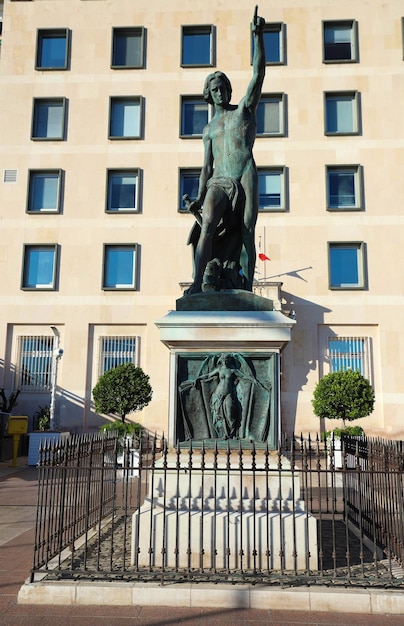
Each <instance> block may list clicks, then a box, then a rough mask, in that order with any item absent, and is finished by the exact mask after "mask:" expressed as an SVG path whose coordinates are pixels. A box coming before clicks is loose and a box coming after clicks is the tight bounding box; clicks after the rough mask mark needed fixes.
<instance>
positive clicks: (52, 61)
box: [35, 28, 69, 70]
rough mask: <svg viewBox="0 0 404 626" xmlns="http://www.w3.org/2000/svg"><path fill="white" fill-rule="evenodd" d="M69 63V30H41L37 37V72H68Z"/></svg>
mask: <svg viewBox="0 0 404 626" xmlns="http://www.w3.org/2000/svg"><path fill="white" fill-rule="evenodd" d="M68 63H69V30H68V29H67V28H58V29H41V30H38V35H37V50H36V64H35V67H36V69H37V70H66V69H67V68H68Z"/></svg>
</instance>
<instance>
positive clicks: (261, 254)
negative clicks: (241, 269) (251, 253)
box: [258, 252, 271, 261]
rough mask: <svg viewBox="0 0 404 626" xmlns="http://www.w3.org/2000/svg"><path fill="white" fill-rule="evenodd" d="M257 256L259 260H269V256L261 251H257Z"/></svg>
mask: <svg viewBox="0 0 404 626" xmlns="http://www.w3.org/2000/svg"><path fill="white" fill-rule="evenodd" d="M258 257H259V258H260V259H261V261H270V260H271V259H270V258H269V256H267V255H266V254H263V253H262V252H260V253H259V255H258Z"/></svg>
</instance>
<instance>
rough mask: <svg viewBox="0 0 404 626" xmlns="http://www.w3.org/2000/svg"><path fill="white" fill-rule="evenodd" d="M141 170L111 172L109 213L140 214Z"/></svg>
mask: <svg viewBox="0 0 404 626" xmlns="http://www.w3.org/2000/svg"><path fill="white" fill-rule="evenodd" d="M139 178H140V174H139V170H138V169H134V170H119V171H118V170H109V171H108V181H107V184H108V191H107V212H108V213H115V212H117V213H138V212H139V208H140V201H139Z"/></svg>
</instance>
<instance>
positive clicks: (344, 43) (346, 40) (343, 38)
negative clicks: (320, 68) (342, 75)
mask: <svg viewBox="0 0 404 626" xmlns="http://www.w3.org/2000/svg"><path fill="white" fill-rule="evenodd" d="M323 41H324V50H323V53H324V62H325V63H338V62H344V63H347V62H350V61H354V62H355V61H357V60H358V50H357V49H358V46H357V31H356V22H355V21H353V20H348V21H343V22H323Z"/></svg>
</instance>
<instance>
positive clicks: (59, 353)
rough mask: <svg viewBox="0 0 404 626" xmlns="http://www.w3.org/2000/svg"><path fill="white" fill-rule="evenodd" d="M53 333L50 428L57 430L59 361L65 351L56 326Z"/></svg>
mask: <svg viewBox="0 0 404 626" xmlns="http://www.w3.org/2000/svg"><path fill="white" fill-rule="evenodd" d="M51 329H52V332H53V334H54V335H55V346H54V348H53V353H52V380H51V399H50V407H49V428H50V430H51V431H52V430H55V401H56V380H57V375H58V364H59V359H60V358H61V356H62V354H63V350H61V349H60V333H59V331H58V329H57V328H56V326H51Z"/></svg>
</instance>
